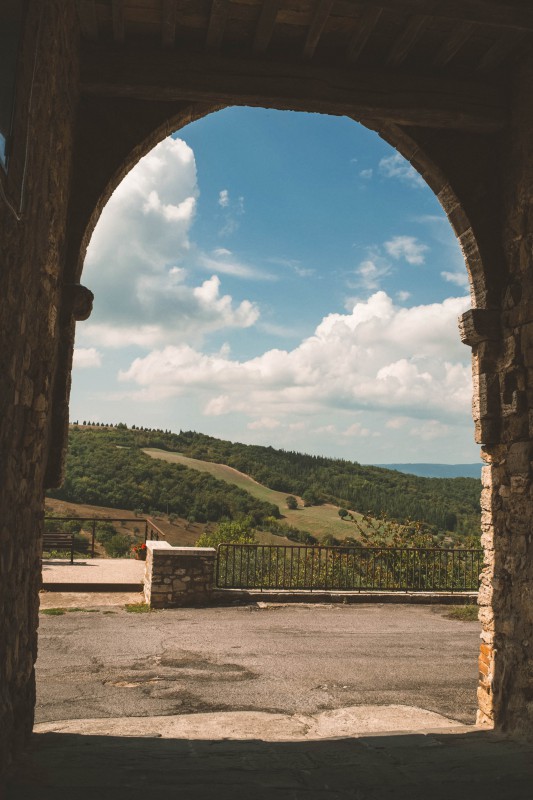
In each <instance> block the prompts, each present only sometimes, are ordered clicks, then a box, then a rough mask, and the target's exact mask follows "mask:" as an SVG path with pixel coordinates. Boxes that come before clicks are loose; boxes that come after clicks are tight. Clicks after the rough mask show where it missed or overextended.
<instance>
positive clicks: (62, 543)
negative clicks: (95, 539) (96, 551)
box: [43, 531, 91, 564]
mask: <svg viewBox="0 0 533 800" xmlns="http://www.w3.org/2000/svg"><path fill="white" fill-rule="evenodd" d="M90 546H91V544H90V542H87V541H85V540H83V539H76V538H75V537H74V534H73V533H63V531H46V532H45V533H44V534H43V551H44V550H66V551H68V552H70V563H71V564H72V563H73V562H74V551H76V553H88V552H89V549H90Z"/></svg>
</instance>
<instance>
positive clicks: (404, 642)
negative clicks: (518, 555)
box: [36, 595, 479, 724]
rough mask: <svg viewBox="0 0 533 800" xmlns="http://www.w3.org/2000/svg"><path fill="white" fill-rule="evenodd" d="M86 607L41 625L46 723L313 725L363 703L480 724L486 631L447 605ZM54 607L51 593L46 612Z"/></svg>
mask: <svg viewBox="0 0 533 800" xmlns="http://www.w3.org/2000/svg"><path fill="white" fill-rule="evenodd" d="M61 597H62V596H57V601H56V602H57V605H58V606H60V605H61V603H62V600H61ZM93 597H94V598H96V600H94V603H98V602H102V600H98V597H97V596H96V595H94V596H93ZM50 598H51V599H50ZM87 598H90V595H85V600H84V602H83V607H84V608H83V610H79V611H76V610H70V611H69V612H66V613H64V614H62V615H58V616H48V615H46V614H44V613H41V615H40V630H39V657H38V660H37V665H36V673H37V707H36V721H37V722H50V721H57V720H72V719H88V718H90V719H95V718H96V719H98V718H111V717H113V718H119V717H139V716H143V717H146V716H161V715H183V714H191V713H194V714H198V713H212V712H235V711H239V712H242V711H254V712H268V713H271V714H272V713H273V714H288V715H295V714H304V715H313V714H317V713H321V712H324V711H332V710H335V709H343V708H351V707H353V706H360V705H371V706H385V705H394V706H406V707H414V708H419V709H423V710H425V711H430V712H433V713H436V714H440V715H443V716H444V717H447V718H450V719H452V720H456V721H460V722H462V723H466V724H473V722H474V720H475V711H476V703H475V693H476V683H477V664H476V660H477V651H478V645H479V624H478V623H477V622H458V621H455V620H451V619H447V618H446V616H445V615H446V614H447V613H448V611H449V608H447V607H444V606H411V605H407V606H402V605H385V604H384V605H377V604H372V605H357V606H351V605H346V606H343V605H311V606H305V605H301V604H298V605H268V604H266V605H262V604H259V605H258V604H254V605H250V606H235V607H230V608H227V607H224V608H207V609H173V610H164V611H153V612H150V613H128V612H127V611H126V610H125V609H124V607H123V606H112V605H96V604H95V605H92V604H91V603H90V602H89V600H88V599H87ZM54 599H55V598H54V597H53V596H52V595H49V596H48V603H47V604H48V605H50V602H53V601H54ZM130 599H131V598H130ZM63 602H65V600H64V599H63ZM108 602H110V601H109V600H108ZM71 605H72V604H71ZM90 608H92V609H93V610H92V611H91V610H89V609H90Z"/></svg>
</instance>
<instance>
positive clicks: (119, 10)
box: [111, 0, 126, 44]
mask: <svg viewBox="0 0 533 800" xmlns="http://www.w3.org/2000/svg"><path fill="white" fill-rule="evenodd" d="M111 11H112V18H113V39H114V40H115V42H118V43H119V44H122V43H123V42H124V39H125V36H126V31H125V22H124V0H112V5H111Z"/></svg>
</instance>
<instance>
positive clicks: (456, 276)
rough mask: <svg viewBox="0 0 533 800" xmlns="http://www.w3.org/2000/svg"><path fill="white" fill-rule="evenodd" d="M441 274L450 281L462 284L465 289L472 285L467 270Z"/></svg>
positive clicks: (458, 284)
mask: <svg viewBox="0 0 533 800" xmlns="http://www.w3.org/2000/svg"><path fill="white" fill-rule="evenodd" d="M440 276H441V278H442V279H443V280H445V281H447V282H448V283H455V284H456V286H460V287H461V288H463V289H468V287H469V286H470V282H469V280H468V275H467V273H466V270H463V271H461V272H441V274H440Z"/></svg>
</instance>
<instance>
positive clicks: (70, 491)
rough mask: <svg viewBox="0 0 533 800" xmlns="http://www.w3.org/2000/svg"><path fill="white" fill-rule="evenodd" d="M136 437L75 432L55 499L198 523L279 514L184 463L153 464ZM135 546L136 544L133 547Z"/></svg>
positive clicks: (117, 545)
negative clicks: (178, 518)
mask: <svg viewBox="0 0 533 800" xmlns="http://www.w3.org/2000/svg"><path fill="white" fill-rule="evenodd" d="M136 433H137V432H136V431H128V430H125V429H116V428H113V429H110V430H107V429H105V428H100V429H99V430H87V429H85V430H80V429H73V430H71V431H70V436H69V451H68V458H67V470H66V478H65V482H64V484H63V486H62V487H61V488H60V489H55V490H53V491H51V492H50V493H49V494H50V496H51V497H55V498H57V499H59V500H67V501H70V502H74V503H89V504H93V505H103V506H108V507H112V508H127V509H131V510H133V509H135V510H140V509H143V511H144V513H146V512H149V513H154V512H155V513H164V512H165V511H167V510H168V511H169V512H171V513H174V514H178V515H179V516H182V517H186V518H191V519H192V518H193V517H194V521H197V522H208V521H219V520H222V519H240V518H241V517H250V518H251V519H252V521H253V522H254V523H256V522H259V521H260V520H262V519H264V518H265V517H267V516H274V517H279V516H280V512H279V508H278V507H277V506H275V505H272V504H271V503H265V502H262V501H260V500H257V499H256V498H254V497H252V496H251V495H250V494H249V493H248V492H245V491H244V490H242V489H240V488H238V487H236V486H229V485H228V484H227V483H223V482H222V481H217V480H216V479H215V478H213V477H211V476H210V475H207V474H205V473H200V472H197V471H194V470H190V469H187V468H186V467H184V466H182V465H181V464H170V463H165V462H163V461H154V460H153V459H151V458H149V457H148V456H147V455H145V454H144V453H143V452H142V451H141V450H140V449H137V448H136V447H135V434H136ZM128 436H129V437H131V438H130V439H128V438H127V437H128ZM124 438H125V439H126V442H129V443H130V445H131V446H129V447H128V448H127V449H125V448H122V447H117V446H116V445H117V444H124ZM117 440H118V441H117ZM78 524H79V523H78ZM105 525H106V523H102V524H101V525H99V528H98V537H99V539H98V541H100V542H101V543H102V544H103V545H104V546H106V545H107V547H106V549H108V547H110V548H111V550H112V552H113V553H115V552H117V551H118V550H120V549H121V547H123V545H124V546H125V543H122V542H120V541H118V539H116V538H115V537H116V531H115V532H114V533H113V534H112V535H111V536H109V534H111V529H112V525H111V524H110V523H108V525H109V527H108V528H105ZM130 546H131V540H129V542H128V549H129V547H130ZM109 554H110V555H111V554H112V553H111V552H110V553H109Z"/></svg>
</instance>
